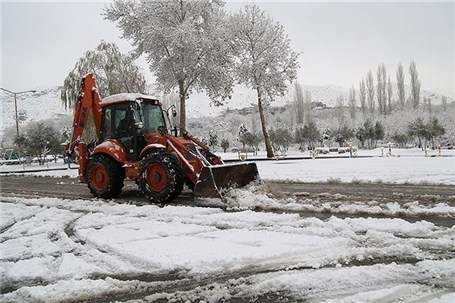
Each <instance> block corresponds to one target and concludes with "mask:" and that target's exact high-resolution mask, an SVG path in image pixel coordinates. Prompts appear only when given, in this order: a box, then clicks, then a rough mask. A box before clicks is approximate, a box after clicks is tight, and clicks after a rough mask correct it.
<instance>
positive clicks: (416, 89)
mask: <svg viewBox="0 0 455 303" xmlns="http://www.w3.org/2000/svg"><path fill="white" fill-rule="evenodd" d="M409 73H410V75H411V101H412V107H413V108H414V109H416V108H417V107H419V103H420V80H419V74H418V73H417V67H416V64H415V62H414V61H411V64H410V65H409Z"/></svg>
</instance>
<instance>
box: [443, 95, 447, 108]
mask: <svg viewBox="0 0 455 303" xmlns="http://www.w3.org/2000/svg"><path fill="white" fill-rule="evenodd" d="M442 110H443V111H447V97H446V96H442Z"/></svg>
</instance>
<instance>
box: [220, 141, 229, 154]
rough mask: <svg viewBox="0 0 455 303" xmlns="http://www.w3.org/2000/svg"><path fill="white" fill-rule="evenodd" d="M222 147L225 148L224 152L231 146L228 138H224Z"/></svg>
mask: <svg viewBox="0 0 455 303" xmlns="http://www.w3.org/2000/svg"><path fill="white" fill-rule="evenodd" d="M220 146H221V148H222V149H223V152H226V150H227V149H228V148H229V140H228V139H222V140H221V143H220Z"/></svg>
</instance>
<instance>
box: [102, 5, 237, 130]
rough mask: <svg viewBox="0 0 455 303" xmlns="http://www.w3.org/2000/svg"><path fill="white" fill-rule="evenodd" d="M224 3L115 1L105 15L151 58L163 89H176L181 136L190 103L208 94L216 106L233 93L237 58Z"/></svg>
mask: <svg viewBox="0 0 455 303" xmlns="http://www.w3.org/2000/svg"><path fill="white" fill-rule="evenodd" d="M223 6H224V2H223V1H221V0H200V1H189V0H156V1H129V0H115V1H114V2H113V3H111V4H110V5H109V6H108V7H107V8H106V10H105V16H106V19H108V20H110V21H113V22H117V23H118V27H119V28H120V29H121V30H122V32H123V37H124V38H126V39H130V40H131V41H132V43H133V45H134V46H135V47H136V54H137V55H138V56H139V55H141V54H145V55H147V61H148V62H149V64H150V70H151V71H152V72H153V73H154V74H155V76H156V82H157V84H158V88H159V89H160V90H161V91H163V92H165V93H170V92H172V91H174V90H175V89H177V91H178V94H179V99H180V100H179V102H180V131H181V132H182V133H183V132H184V131H185V130H186V101H187V99H188V96H189V95H190V94H191V93H192V92H193V91H197V92H201V91H205V92H206V93H207V94H208V95H209V97H210V98H211V100H212V102H213V103H214V104H215V105H218V104H221V103H223V102H224V101H225V100H226V99H227V98H228V97H230V95H231V92H232V87H233V83H234V78H233V75H232V73H231V72H230V71H231V70H232V60H233V57H232V53H231V52H230V48H229V46H228V43H227V42H228V41H229V40H230V38H229V36H228V31H227V25H226V16H225V13H224V11H223V9H222V7H223Z"/></svg>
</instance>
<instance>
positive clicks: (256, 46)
mask: <svg viewBox="0 0 455 303" xmlns="http://www.w3.org/2000/svg"><path fill="white" fill-rule="evenodd" d="M230 25H231V29H232V36H233V38H232V41H231V46H232V49H233V50H234V54H235V56H236V57H237V60H236V63H237V66H236V70H237V75H238V81H239V82H240V83H243V84H245V85H247V86H249V87H251V88H253V89H254V90H256V92H257V99H258V109H259V116H260V120H261V124H262V132H263V135H264V141H265V147H266V150H267V157H273V149H272V145H271V142H270V136H269V133H268V130H267V123H266V118H265V106H266V103H267V101H272V100H273V99H274V97H275V96H278V95H284V93H285V92H286V91H287V85H286V82H287V81H289V82H291V81H292V80H294V79H295V77H296V75H297V67H298V62H297V58H298V54H297V53H295V52H294V51H292V50H291V47H290V39H289V37H288V36H287V35H285V33H284V29H283V26H282V25H281V24H279V23H278V22H275V21H274V20H273V19H272V18H271V17H270V16H268V15H267V14H266V13H265V12H264V11H262V10H261V9H260V8H259V7H258V6H257V5H247V6H246V7H245V9H244V10H242V11H240V12H238V13H236V14H234V15H233V16H232V17H231V20H230Z"/></svg>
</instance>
